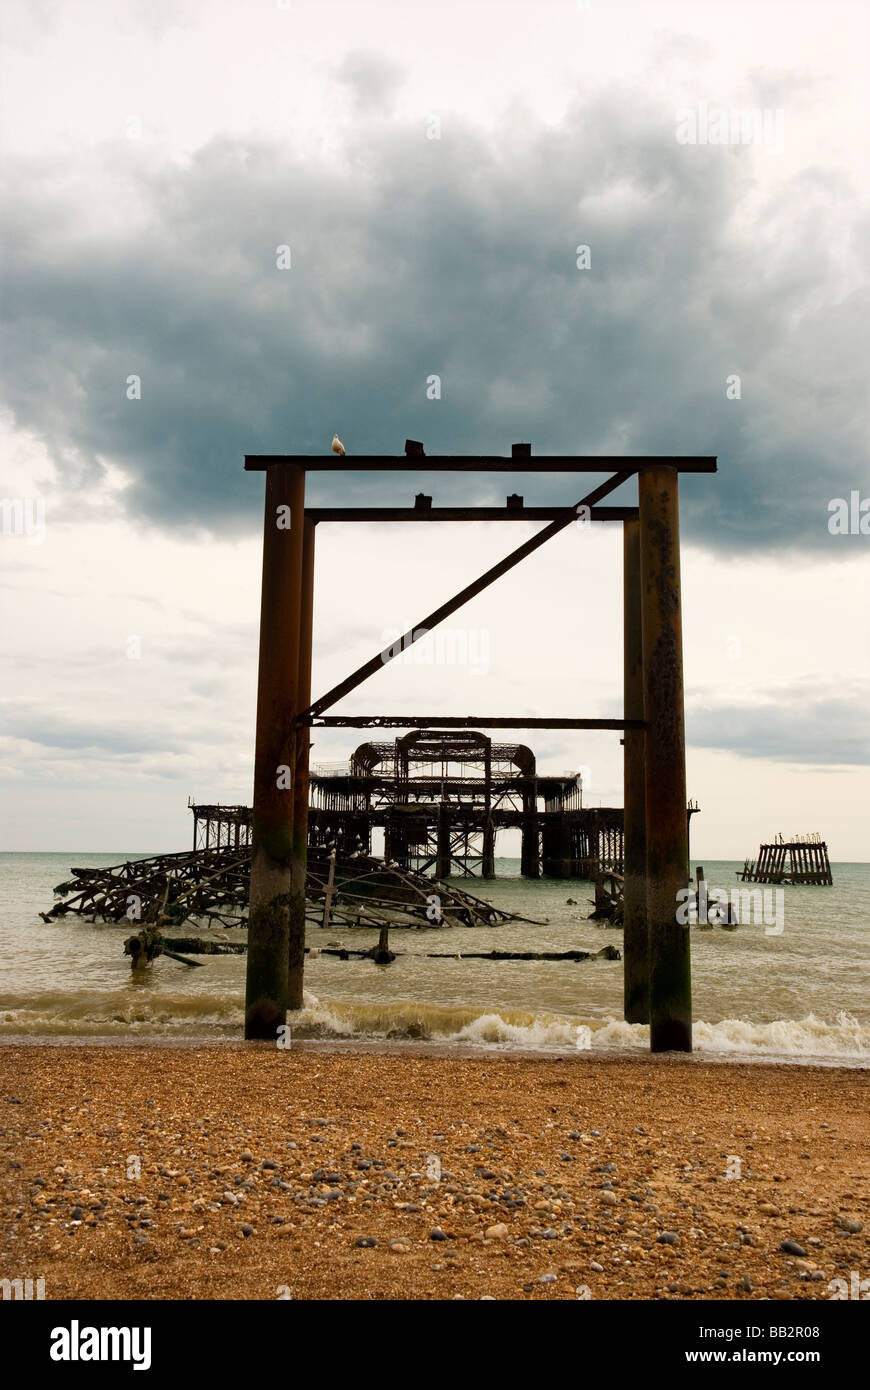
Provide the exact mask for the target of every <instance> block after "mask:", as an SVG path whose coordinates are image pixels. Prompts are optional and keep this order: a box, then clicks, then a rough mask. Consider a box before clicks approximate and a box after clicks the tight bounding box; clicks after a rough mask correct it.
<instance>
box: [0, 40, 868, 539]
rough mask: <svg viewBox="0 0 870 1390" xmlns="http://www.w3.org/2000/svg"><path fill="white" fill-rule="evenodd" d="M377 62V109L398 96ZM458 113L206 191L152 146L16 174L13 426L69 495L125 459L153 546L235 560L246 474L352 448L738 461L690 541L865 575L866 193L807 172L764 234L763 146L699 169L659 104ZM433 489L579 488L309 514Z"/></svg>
mask: <svg viewBox="0 0 870 1390" xmlns="http://www.w3.org/2000/svg"><path fill="white" fill-rule="evenodd" d="M350 61H351V60H348V62H350ZM353 61H354V62H355V63H356V67H355V68H348V65H347V63H346V64H345V68H346V69H347V71H346V72H345V73H344V81H345V83H350V85H351V86H352V88H353V90H354V92H355V93H356V98H357V103H358V104H359V102H360V101H362V102H363V104H365V102H366V101H367V100H368V98H369V97H371V99H372V100H374V94H375V93H376V88H377V74H376V73H375V74H374V75H373V70H372V69H371V68H370V67H367V66H366V63H365V62H364V61H363V60H359V59H354V60H353ZM391 80H392V79H391V78H390V76H389V74H386V75H385V76H384V81H385V83H386V85H387V87H389V85H390V82H391ZM366 93H368V97H367V96H366ZM387 95H388V92H387ZM442 119H443V127H442V132H441V139H440V140H430V139H427V138H426V120H425V117H424V116H423V115H421V118H420V120H419V122H417V123H415V124H414V125H413V127H407V126H406V127H401V128H400V127H396V126H389V127H386V126H384V124H383V122H382V121H380V120H373V121H372V122H371V123H368V124H367V123H366V121H365V120H363V119H362V118H360V119H358V120H357V121H356V123H355V126H354V135H353V137H352V143H350V144H349V145H348V146H347V147H346V148H345V150H344V151H343V154H342V157H341V159H340V160H336V161H335V163H334V164H318V163H317V162H316V161H314V160H312V159H303V158H299V157H296V156H294V155H293V154H291V153H289V152H288V150H287V148H285V147H284V146H282V145H281V144H280V143H278V142H276V143H274V144H267V143H252V142H241V141H235V140H229V139H220V138H217V139H215V140H213V141H212V142H211V143H210V144H208V145H207V146H206V147H205V148H203V149H201V150H200V151H199V152H198V153H197V154H196V155H195V156H194V157H193V158H191V159H190V161H189V162H188V163H187V164H186V165H184V166H181V165H170V164H166V165H164V166H161V167H160V168H154V167H149V166H148V165H147V163H146V162H145V156H144V155H143V154H142V153H141V151H140V150H139V147H138V146H137V143H136V142H135V141H130V142H124V146H123V148H117V147H113V148H112V149H111V150H108V151H104V152H102V154H101V155H100V157H99V158H100V162H99V164H98V165H93V166H91V167H88V168H87V169H86V168H85V167H84V164H83V163H82V164H81V165H80V166H79V167H78V168H77V169H75V170H73V171H69V170H66V169H64V168H62V167H61V166H60V165H55V164H53V163H51V162H50V161H49V162H45V163H43V164H42V165H41V166H40V167H38V168H36V167H19V168H14V169H12V170H11V171H10V179H11V185H12V187H11V192H10V195H9V198H8V201H7V205H6V211H5V214H4V216H5V224H6V245H7V254H6V264H7V275H6V281H7V283H6V294H5V305H4V311H3V312H4V325H5V338H6V368H5V373H4V376H5V384H6V394H7V401H8V404H9V406H10V407H11V409H12V410H13V411H14V413H15V417H16V420H17V422H18V424H19V425H20V426H21V427H22V428H26V429H31V430H34V431H35V432H36V433H37V434H38V435H39V436H40V437H41V438H42V439H44V441H45V442H46V444H47V446H48V448H49V449H50V451H51V454H52V456H53V458H54V459H55V461H56V463H57V465H58V467H59V468H60V471H61V474H62V477H63V479H64V483H65V485H66V487H67V488H68V489H70V490H71V491H74V490H75V489H81V488H87V486H88V485H89V484H91V483H92V482H93V481H94V480H95V479H96V478H97V477H98V475H99V474H100V471H101V469H102V467H103V465H104V464H105V463H107V462H108V463H113V462H114V463H117V464H119V465H120V466H121V467H122V468H123V469H124V470H126V471H127V472H128V474H129V475H130V477H131V479H132V482H131V486H130V488H129V489H128V490H127V492H126V493H125V494H124V495H123V498H124V502H125V505H126V508H127V511H128V513H129V514H130V515H131V516H133V517H134V518H135V517H139V518H141V519H142V522H143V524H144V523H157V524H158V525H161V526H164V527H167V528H181V527H183V528H188V529H195V528H203V529H205V530H207V531H212V532H217V533H223V534H229V533H235V532H238V531H240V530H242V529H247V528H250V527H252V526H255V525H256V522H257V518H258V516H259V512H260V508H261V505H262V481H261V480H260V479H258V478H252V477H247V476H245V475H244V474H243V472H242V456H243V454H244V453H246V452H248V453H281V452H294V453H319V452H326V451H328V448H329V441H330V440H331V438H332V434H333V431H335V430H337V431H338V433H339V434H340V435H341V437H342V438H343V440H344V442H345V444H346V446H347V449H348V454H349V458H348V463H351V462H352V456H353V454H354V453H379V452H382V453H400V452H401V450H402V445H403V441H404V439H405V437H406V436H410V437H412V438H418V439H422V440H424V441H425V444H426V448H427V451H428V452H429V453H506V452H508V451H509V446H510V444H511V442H512V441H514V440H531V441H532V442H533V446H534V450H535V452H536V453H537V454H545V453H618V452H625V453H661V454H666V455H667V454H680V453H684V454H689V453H697V454H718V455H719V459H720V470H721V472H720V475H719V476H718V477H717V478H701V479H685V480H684V481H683V483H682V484H681V488H682V504H683V505H682V517H683V530H684V535H685V536H687V537H689V538H691V539H693V540H695V541H698V542H700V543H703V544H706V545H709V546H711V547H714V548H717V547H723V548H727V549H729V550H734V549H751V548H760V547H765V546H783V547H785V546H794V545H801V546H804V547H828V548H829V552H830V553H831V554H832V556H836V555H838V554H840V553H846V552H847V551H849V552H851V549H852V545H851V543H850V539H849V538H846V539H840V540H839V544H836V543H835V542H834V539H833V538H832V537H830V536H829V534H828V531H827V517H828V513H827V504H828V500H829V499H830V498H831V497H834V496H844V497H848V495H849V490H850V488H854V487H857V486H859V485H860V484H861V483H862V480H863V477H864V476H865V472H866V465H865V464H864V463H863V445H862V442H861V420H860V416H861V409H862V401H863V390H864V385H863V369H862V366H861V360H860V354H859V352H858V350H857V343H858V342H859V332H860V330H861V321H862V314H864V313H866V298H865V297H863V296H862V295H861V294H859V293H858V292H857V291H855V292H853V293H851V294H849V293H844V292H842V286H841V285H840V281H839V278H838V276H839V271H838V268H837V266H836V265H835V261H834V251H833V250H832V247H833V246H834V245H835V244H837V243H836V242H835V238H834V236H833V235H830V236H829V235H828V231H829V230H830V228H832V227H834V226H841V225H842V221H843V219H844V218H845V217H846V216H847V205H848V199H849V196H850V194H849V190H848V189H847V188H845V187H844V186H842V185H840V184H837V185H836V186H834V184H832V182H831V180H830V179H826V178H824V177H823V176H821V175H819V174H817V173H811V172H808V173H806V174H804V175H802V176H800V177H798V178H796V179H795V180H794V181H793V182H792V184H791V186H790V187H789V188H788V189H787V190H786V193H785V196H784V197H783V196H781V195H779V194H778V195H777V199H776V202H775V204H774V203H771V204H770V205H769V206H768V205H765V204H764V202H763V201H761V202H760V203H756V204H754V205H753V206H754V208H755V210H754V212H752V213H750V214H749V215H748V217H746V218H742V217H741V214H742V212H743V211H744V209H748V207H749V199H750V196H752V197H753V198H755V199H757V197H758V185H757V178H756V174H755V173H754V172H753V168H752V167H751V166H750V162H749V161H750V158H751V156H752V152H751V151H749V150H744V149H722V148H717V147H707V148H699V147H696V148H692V147H686V146H681V145H678V144H677V143H676V141H675V139H674V113H673V110H672V109H670V108H668V107H662V106H658V107H654V106H652V105H650V104H647V103H645V101H644V99H643V98H642V97H640V96H639V95H638V93H637V91H635V90H625V91H622V90H618V91H617V90H612V91H611V92H610V93H609V95H605V96H602V97H597V98H596V99H594V100H590V101H587V102H586V103H583V104H581V103H578V105H577V106H576V107H575V108H574V109H573V111H572V112H571V113H570V114H569V115H568V116H567V117H566V119H565V121H564V122H563V124H562V125H561V126H559V127H558V128H556V129H544V128H538V127H530V126H529V125H528V124H524V123H523V120H520V119H519V118H518V119H517V120H516V122H512V120H511V118H506V120H505V123H504V125H503V128H502V130H501V132H500V134H499V135H497V136H496V137H494V138H489V137H486V138H485V137H484V136H483V135H482V134H481V133H479V132H477V131H475V130H474V129H473V128H472V127H470V126H469V125H468V123H467V122H462V121H459V120H456V119H453V118H451V117H450V116H449V115H447V114H445V115H444V116H443V118H442ZM103 212H105V214H106V215H105V216H103V215H102V213H103ZM581 243H585V244H588V245H589V246H590V248H591V269H589V270H578V269H577V268H576V264H575V261H576V254H575V248H576V247H577V246H578V245H579V244H581ZM282 244H288V245H289V246H290V248H291V257H292V268H291V269H289V270H279V269H277V268H276V256H277V248H278V247H279V246H280V245H282ZM808 245H811V247H812V254H811V255H809V254H808V251H807V247H808ZM734 372H737V373H739V374H740V375H741V377H742V399H741V400H739V401H728V400H726V397H725V385H726V377H727V376H728V374H729V373H734ZM436 373H437V374H438V375H439V376H440V378H441V385H442V398H441V399H440V400H431V401H430V400H427V397H426V383H427V378H428V377H429V376H430V375H431V374H436ZM131 374H136V375H138V376H139V377H141V381H142V399H141V400H140V401H129V400H127V399H126V395H125V391H126V381H127V378H128V376H130V375H131ZM591 481H592V480H590V483H589V485H591ZM424 486H425V488H426V490H427V491H429V492H434V493H435V494H436V498H437V500H439V501H442V500H447V499H448V497H449V498H455V499H459V498H460V497H464V498H472V497H473V498H477V499H480V500H484V499H487V500H488V499H492V500H497V499H499V498H501V497H503V496H504V494H505V492H506V491H513V490H514V489H516V490H517V491H519V492H523V493H525V495H526V497H527V499H528V500H533V499H535V500H540V501H545V500H554V501H561V502H565V503H570V502H574V501H577V500H578V497H579V495H580V493H581V492H582V491H583V490H585V488H584V484H583V483H582V481H581V482H580V483H577V482H571V481H570V480H566V479H562V480H559V479H554V478H540V479H538V480H536V481H533V480H531V479H528V478H523V477H521V476H516V475H514V476H511V477H509V478H498V477H495V478H489V479H485V480H482V481H481V480H472V479H461V478H460V479H450V478H443V477H442V478H441V479H434V478H432V477H431V476H430V477H428V478H427V477H426V475H425V474H422V473H421V474H420V475H419V476H413V477H412V476H409V477H407V478H404V479H403V480H401V482H399V483H398V486H397V485H396V482H395V480H394V481H392V482H390V481H389V480H388V479H386V478H384V477H380V478H370V479H366V478H364V477H362V475H359V474H357V475H354V474H352V473H350V474H344V475H342V477H341V478H340V479H335V480H333V479H327V478H323V477H312V479H311V482H310V490H309V497H310V499H311V500H312V501H314V502H317V503H320V504H325V503H328V502H335V501H338V500H343V501H351V502H360V501H362V500H364V499H366V500H375V499H381V500H384V501H386V500H390V501H393V502H395V501H401V500H410V498H411V496H412V495H413V493H414V492H415V491H416V490H418V489H419V488H420V487H424Z"/></svg>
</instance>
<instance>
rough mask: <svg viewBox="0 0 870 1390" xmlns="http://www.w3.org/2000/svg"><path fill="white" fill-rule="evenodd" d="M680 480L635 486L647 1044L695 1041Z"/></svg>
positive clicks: (685, 1048) (660, 477) (669, 473)
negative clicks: (684, 908) (683, 910)
mask: <svg viewBox="0 0 870 1390" xmlns="http://www.w3.org/2000/svg"><path fill="white" fill-rule="evenodd" d="M677 482H678V474H677V471H676V469H675V468H668V467H667V466H663V467H660V468H659V467H656V468H651V469H648V470H644V471H643V472H642V473H641V474H640V478H639V485H638V492H639V504H640V562H641V589H642V614H643V673H644V682H643V685H644V719H645V721H646V734H645V747H646V756H645V759H644V763H645V782H646V798H645V800H646V867H647V920H648V923H649V986H650V1049H651V1051H653V1052H667V1051H678V1052H691V1050H692V983H691V960H690V950H689V928H688V926H681V925H680V923H679V922H678V921H677V917H676V912H677V906H678V902H677V893H678V892H679V891H680V889H683V888H685V887H686V865H687V862H688V821H687V818H686V735H685V723H684V712H683V638H682V620H681V610H680V527H679V492H678V485H677Z"/></svg>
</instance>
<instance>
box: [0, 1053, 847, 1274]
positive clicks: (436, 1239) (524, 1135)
mask: <svg viewBox="0 0 870 1390" xmlns="http://www.w3.org/2000/svg"><path fill="white" fill-rule="evenodd" d="M0 1066H2V1069H3V1083H2V1090H0V1114H2V1120H0V1126H2V1128H0V1208H2V1237H0V1277H2V1278H9V1279H14V1278H17V1277H20V1278H27V1277H32V1278H34V1279H35V1278H39V1277H42V1278H44V1280H45V1297H46V1298H47V1299H56V1298H98V1299H120V1298H131V1299H153V1298H159V1299H164V1298H183V1299H214V1298H218V1299H223V1298H231V1299H235V1298H252V1299H275V1298H278V1297H282V1296H283V1297H292V1298H294V1299H300V1298H317V1299H343V1298H357V1299H397V1298H398V1299H401V1298H429V1299H432V1298H447V1299H451V1298H456V1297H457V1296H462V1297H464V1298H473V1299H480V1298H484V1297H492V1298H497V1299H503V1298H519V1299H545V1298H562V1299H564V1298H570V1299H577V1298H578V1297H580V1298H587V1297H588V1298H591V1299H601V1298H605V1299H652V1298H665V1299H670V1298H675V1299H683V1298H692V1299H698V1300H701V1299H717V1298H725V1299H733V1298H738V1299H743V1300H747V1301H751V1300H753V1299H759V1298H770V1299H819V1298H821V1299H829V1298H830V1297H831V1289H830V1288H829V1284H830V1281H831V1280H833V1279H835V1278H841V1279H845V1280H846V1281H847V1283H848V1281H849V1280H850V1275H851V1272H852V1271H857V1272H858V1274H859V1278H860V1279H865V1278H868V1277H870V1249H868V1230H867V1227H868V1210H870V1183H868V1178H870V1129H868V1124H867V1114H868V1108H870V1107H868V1100H870V1076H868V1074H867V1072H861V1071H854V1070H841V1069H837V1068H833V1067H807V1066H767V1065H764V1064H757V1063H756V1064H749V1065H743V1064H731V1063H728V1064H722V1063H709V1062H700V1061H698V1060H696V1059H694V1058H678V1057H658V1058H652V1057H642V1058H610V1057H606V1058H605V1057H595V1056H589V1055H588V1054H586V1055H578V1056H574V1055H571V1056H566V1057H565V1058H564V1060H556V1059H555V1058H546V1059H543V1058H535V1059H531V1058H528V1057H516V1056H509V1057H508V1056H492V1055H487V1056H477V1057H468V1056H457V1055H453V1056H450V1057H445V1056H444V1055H435V1054H432V1053H429V1052H427V1051H426V1050H425V1049H422V1048H421V1049H419V1050H416V1051H409V1050H407V1049H405V1050H402V1051H395V1050H394V1051H390V1052H377V1051H372V1050H371V1049H365V1050H359V1051H354V1050H350V1049H342V1050H341V1051H340V1052H337V1051H335V1050H320V1049H317V1048H315V1047H313V1046H311V1045H309V1046H308V1047H306V1048H305V1049H304V1050H301V1051H297V1050H296V1049H293V1050H289V1051H285V1052H282V1051H279V1050H277V1049H276V1048H273V1047H265V1046H262V1047H261V1046H252V1045H250V1044H249V1045H247V1046H245V1045H241V1044H240V1045H238V1046H232V1045H231V1046H223V1047H192V1046H185V1047H170V1046H160V1047H153V1046H151V1045H149V1044H148V1043H142V1044H140V1045H138V1046H131V1045H125V1046H121V1047H115V1046H112V1045H102V1046H89V1045H88V1046H77V1047H57V1046H50V1045H45V1046H33V1045H30V1046H21V1047H14V1046H11V1047H3V1048H2V1049H0ZM360 1242H363V1243H362V1244H360ZM783 1242H794V1243H795V1245H796V1246H797V1247H798V1250H791V1251H789V1250H783V1249H782V1248H781V1247H782V1244H783ZM800 1250H803V1251H804V1252H805V1253H804V1254H803V1255H801V1254H800V1253H799V1251H800Z"/></svg>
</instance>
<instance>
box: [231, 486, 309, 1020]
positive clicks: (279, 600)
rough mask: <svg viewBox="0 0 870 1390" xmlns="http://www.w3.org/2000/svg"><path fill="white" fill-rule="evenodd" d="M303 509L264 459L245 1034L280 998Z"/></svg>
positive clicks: (273, 1016) (301, 499) (295, 490)
mask: <svg viewBox="0 0 870 1390" xmlns="http://www.w3.org/2000/svg"><path fill="white" fill-rule="evenodd" d="M304 511H305V472H304V470H303V469H301V468H297V467H292V466H285V467H281V468H270V469H269V470H268V472H267V474H266V506H265V518H264V526H263V587H262V597H261V605H260V659H259V677H258V684H257V733H256V747H255V753H254V807H253V826H252V845H253V849H252V858H251V899H250V904H251V905H250V915H249V919H248V956H247V976H246V985H245V1037H246V1038H275V1037H276V1036H277V1029H278V1026H279V1024H281V1023H283V1022H284V1019H285V1017H286V1012H287V1006H288V992H287V991H288V978H289V950H290V911H291V901H292V897H293V882H292V876H293V850H294V844H293V797H294V784H295V775H294V774H295V770H296V737H295V734H296V725H295V722H294V716H295V714H296V711H297V709H298V708H299V704H298V699H299V637H300V620H301V602H300V597H301V589H302V552H303V536H304V524H303V517H304ZM306 733H307V731H306ZM299 973H300V975H301V971H300V972H299Z"/></svg>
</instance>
